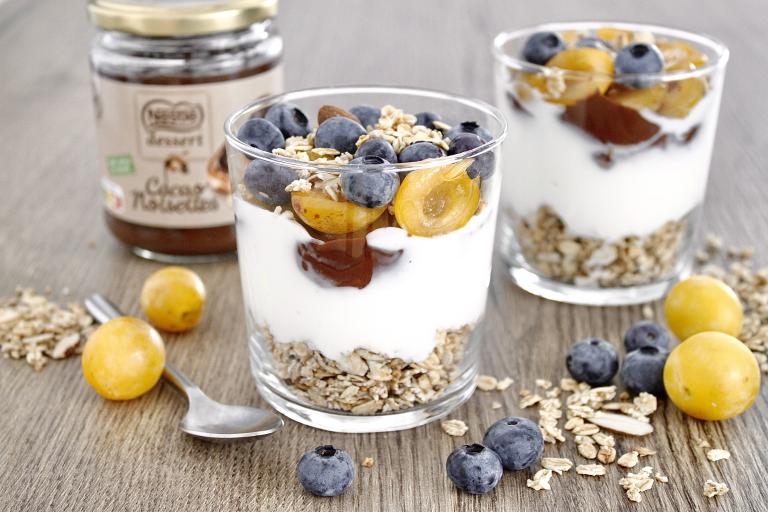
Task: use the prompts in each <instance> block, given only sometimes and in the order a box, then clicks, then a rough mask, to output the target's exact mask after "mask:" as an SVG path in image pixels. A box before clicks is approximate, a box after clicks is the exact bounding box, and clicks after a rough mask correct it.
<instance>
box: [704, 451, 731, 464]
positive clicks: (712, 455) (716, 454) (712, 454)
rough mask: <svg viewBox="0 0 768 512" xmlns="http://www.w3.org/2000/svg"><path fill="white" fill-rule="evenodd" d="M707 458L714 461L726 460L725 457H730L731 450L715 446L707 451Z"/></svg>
mask: <svg viewBox="0 0 768 512" xmlns="http://www.w3.org/2000/svg"><path fill="white" fill-rule="evenodd" d="M707 458H708V459H709V460H711V461H712V462H717V461H719V460H724V459H730V458H731V452H729V451H728V450H721V449H719V448H713V449H711V450H709V451H708V452H707Z"/></svg>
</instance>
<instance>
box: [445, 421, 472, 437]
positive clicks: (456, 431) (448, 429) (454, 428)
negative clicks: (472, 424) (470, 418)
mask: <svg viewBox="0 0 768 512" xmlns="http://www.w3.org/2000/svg"><path fill="white" fill-rule="evenodd" d="M440 428H442V429H443V432H445V433H446V434H448V435H449V436H453V437H461V436H463V435H464V434H466V433H467V430H469V427H468V426H467V424H466V423H464V422H463V421H461V420H445V421H443V422H441V423H440Z"/></svg>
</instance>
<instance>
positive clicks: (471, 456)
mask: <svg viewBox="0 0 768 512" xmlns="http://www.w3.org/2000/svg"><path fill="white" fill-rule="evenodd" d="M445 469H446V471H447V472H448V478H450V479H451V482H453V484H454V485H455V486H456V487H458V488H459V489H461V490H462V491H466V492H468V493H470V494H485V493H487V492H488V491H491V490H493V489H494V488H495V487H496V486H497V485H498V484H499V481H500V480H501V477H502V475H503V474H504V468H503V467H502V465H501V459H500V458H499V456H498V455H496V453H494V452H493V450H489V449H488V448H486V447H485V446H483V445H481V444H465V445H464V446H460V447H458V448H456V449H455V450H454V451H453V453H451V454H450V455H449V456H448V461H447V462H446V463H445Z"/></svg>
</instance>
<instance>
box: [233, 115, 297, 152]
mask: <svg viewBox="0 0 768 512" xmlns="http://www.w3.org/2000/svg"><path fill="white" fill-rule="evenodd" d="M237 138H238V139H240V140H241V141H243V142H245V143H246V144H248V145H249V146H251V147H253V148H257V149H260V150H262V151H266V152H267V153H271V152H272V150H273V149H275V148H282V147H284V146H285V137H283V134H282V133H280V130H278V129H277V126H275V125H274V124H272V123H270V122H269V121H267V120H266V119H263V118H261V117H255V118H253V119H249V120H247V121H246V122H245V123H244V124H243V126H241V127H240V129H239V130H238V131H237Z"/></svg>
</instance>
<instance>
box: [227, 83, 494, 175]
mask: <svg viewBox="0 0 768 512" xmlns="http://www.w3.org/2000/svg"><path fill="white" fill-rule="evenodd" d="M331 94H403V95H408V96H422V97H426V98H431V99H435V100H443V101H451V102H456V103H460V104H462V105H465V106H467V107H470V108H473V109H475V110H477V111H479V112H482V113H484V114H486V115H488V116H490V117H491V118H493V119H494V120H495V121H496V122H497V123H498V125H499V128H500V130H499V132H498V133H494V136H493V138H492V139H491V140H490V141H488V142H485V143H483V144H482V145H480V146H478V147H476V148H474V149H472V150H469V151H465V152H463V153H459V154H456V155H446V156H442V157H440V158H432V159H429V160H422V161H420V162H408V163H391V164H381V165H377V168H380V169H391V170H394V171H397V172H409V171H415V170H419V169H427V168H434V167H439V166H444V165H450V164H453V163H456V162H460V161H462V160H466V159H467V158H474V157H477V156H480V155H482V154H484V153H487V152H488V151H491V150H493V149H494V148H496V147H497V146H499V144H501V142H502V141H503V140H504V138H505V137H506V136H507V121H506V118H505V117H504V114H502V112H501V111H500V110H499V109H498V108H496V107H494V106H493V105H491V104H489V103H486V102H485V101H482V100H479V99H475V98H471V97H469V96H463V95H459V94H453V93H447V92H443V91H437V90H432V89H422V88H417V87H395V86H368V85H341V86H328V87H312V88H307V89H297V90H294V91H288V92H283V93H280V94H273V95H271V96H265V97H263V98H259V99H258V100H256V101H253V102H251V103H248V104H247V105H245V106H244V107H242V108H240V109H238V110H236V111H235V112H233V113H232V114H230V115H229V117H227V119H226V121H225V122H224V135H225V137H226V140H227V144H229V145H230V146H231V147H233V148H235V149H237V150H238V151H239V152H240V153H244V154H245V155H248V156H250V157H253V158H254V159H259V160H262V161H266V162H272V163H275V164H279V165H280V166H284V167H291V168H294V169H310V170H312V169H317V171H318V172H329V171H330V172H340V171H343V170H352V169H353V168H355V167H358V166H351V165H349V164H340V163H337V162H314V161H306V160H299V159H296V158H290V157H285V156H280V155H275V154H273V153H269V152H267V151H262V150H260V149H257V148H254V147H252V146H249V145H248V144H245V143H244V142H242V141H241V140H240V139H238V138H237V133H236V131H235V129H234V126H235V123H236V122H237V121H238V120H240V119H241V118H242V117H243V116H246V115H250V114H251V113H252V112H254V111H258V110H261V109H263V108H264V107H267V106H269V105H274V104H276V103H281V102H291V101H294V100H301V99H307V98H316V97H322V96H328V95H331Z"/></svg>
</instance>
